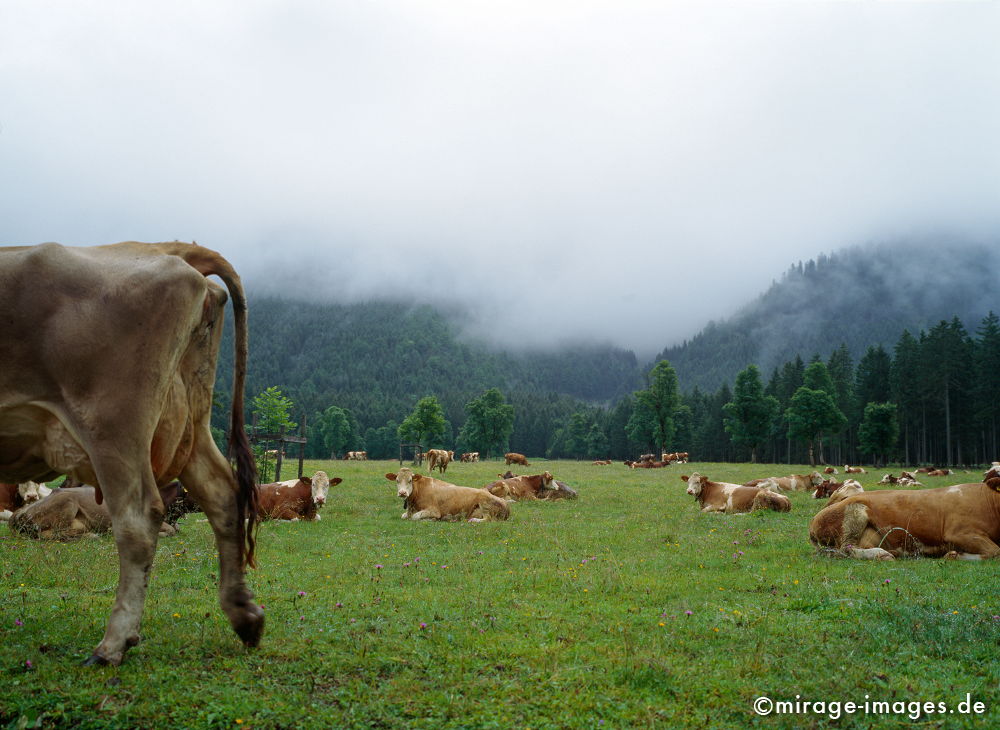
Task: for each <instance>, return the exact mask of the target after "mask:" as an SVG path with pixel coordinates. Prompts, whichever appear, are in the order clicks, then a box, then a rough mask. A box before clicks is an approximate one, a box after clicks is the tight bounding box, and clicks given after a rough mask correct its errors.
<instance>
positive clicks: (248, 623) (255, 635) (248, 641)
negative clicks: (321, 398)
mask: <svg viewBox="0 0 1000 730" xmlns="http://www.w3.org/2000/svg"><path fill="white" fill-rule="evenodd" d="M233 629H234V630H235V631H236V635H237V636H239V637H240V640H241V641H242V642H243V643H244V644H245V645H246V646H249V647H251V648H252V647H255V646H257V645H258V644H260V637H261V636H263V635H264V612H263V611H261V610H260V608H259V607H258V606H254V607H253V609H252V610H250V611H248V612H247V615H246V618H245V619H244V620H243V621H241V622H240V623H239V624H237V625H234V626H233Z"/></svg>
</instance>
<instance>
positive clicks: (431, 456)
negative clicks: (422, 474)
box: [427, 449, 455, 474]
mask: <svg viewBox="0 0 1000 730" xmlns="http://www.w3.org/2000/svg"><path fill="white" fill-rule="evenodd" d="M454 453H455V452H454V451H445V450H444V449H428V450H427V471H434V469H435V468H437V470H438V471H439V472H441V473H442V474H444V473H445V472H446V471H447V470H448V464H450V463H451V459H452V455H453V454H454Z"/></svg>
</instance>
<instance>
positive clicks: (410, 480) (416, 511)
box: [385, 467, 510, 522]
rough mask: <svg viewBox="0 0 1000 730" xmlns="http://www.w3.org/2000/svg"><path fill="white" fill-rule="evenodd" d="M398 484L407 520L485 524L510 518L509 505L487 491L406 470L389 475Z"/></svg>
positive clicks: (389, 478)
mask: <svg viewBox="0 0 1000 730" xmlns="http://www.w3.org/2000/svg"><path fill="white" fill-rule="evenodd" d="M385 478H386V479H388V480H389V481H390V482H396V494H397V495H398V496H399V497H400V498H401V499H403V500H405V502H404V504H405V505H406V511H405V512H404V513H403V514H402V515H401V516H402V518H403V519H404V520H460V519H466V520H469V522H482V521H484V520H506V519H507V518H508V517H510V508H509V507H508V506H507V503H506V502H505V501H503V500H502V499H500V498H499V497H495V496H493V495H492V494H490V493H489V492H487V491H486V490H485V489H473V488H472V487H460V486H458V485H455V484H449V483H448V482H442V481H441V480H440V479H435V478H434V477H425V476H423V475H422V474H416V473H414V472H413V470H412V469H410V468H408V467H403V468H402V469H400V470H399V473H398V474H391V473H390V474H386V475H385Z"/></svg>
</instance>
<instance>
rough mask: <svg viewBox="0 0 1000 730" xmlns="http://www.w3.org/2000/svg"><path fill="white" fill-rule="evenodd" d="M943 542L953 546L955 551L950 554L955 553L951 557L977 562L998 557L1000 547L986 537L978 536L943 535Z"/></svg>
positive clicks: (999, 555)
mask: <svg viewBox="0 0 1000 730" xmlns="http://www.w3.org/2000/svg"><path fill="white" fill-rule="evenodd" d="M944 541H945V542H946V543H950V544H951V545H954V546H955V548H957V549H956V550H953V551H952V552H953V553H955V555H954V556H953V557H957V558H960V559H962V560H977V559H979V558H997V557H1000V546H998V545H997V544H996V543H995V542H993V541H992V540H991V539H990V538H989V537H987V536H986V535H979V534H974V533H973V534H969V533H966V534H962V535H945V536H944ZM949 555H951V553H949ZM946 557H947V556H946Z"/></svg>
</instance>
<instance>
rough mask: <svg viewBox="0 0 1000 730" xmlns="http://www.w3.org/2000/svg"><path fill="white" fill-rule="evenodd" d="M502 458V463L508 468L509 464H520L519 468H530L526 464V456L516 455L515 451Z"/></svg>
mask: <svg viewBox="0 0 1000 730" xmlns="http://www.w3.org/2000/svg"><path fill="white" fill-rule="evenodd" d="M503 458H504V461H505V462H506V463H507V466H510V465H511V464H520V465H521V466H531V464H529V463H528V457H527V456H525V455H524V454H518V453H517V452H515V451H511V452H510V453H507V454H504V455H503Z"/></svg>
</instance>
